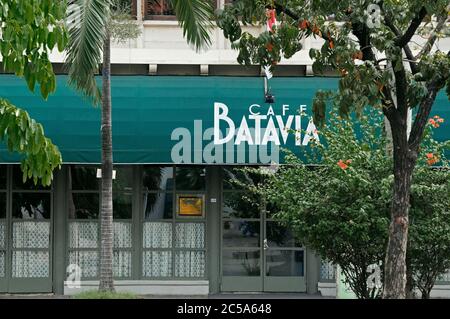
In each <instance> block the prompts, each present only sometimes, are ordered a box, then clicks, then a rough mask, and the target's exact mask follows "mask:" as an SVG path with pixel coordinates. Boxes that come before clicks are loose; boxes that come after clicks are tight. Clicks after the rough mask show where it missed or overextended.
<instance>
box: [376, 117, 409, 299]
mask: <svg viewBox="0 0 450 319" xmlns="http://www.w3.org/2000/svg"><path fill="white" fill-rule="evenodd" d="M405 115H406V114H405ZM391 129H392V138H393V148H394V193H393V200H392V206H391V224H390V226H389V242H388V247H387V252H386V262H385V273H384V276H385V277H384V283H385V284H384V290H383V298H385V299H404V298H405V297H406V291H405V290H406V249H407V243H408V226H409V220H408V217H409V216H408V214H409V193H410V188H411V175H412V169H411V167H413V163H412V161H411V159H410V158H409V156H408V152H409V149H408V137H407V126H406V116H405V118H404V121H402V122H401V123H395V124H394V125H392V123H391Z"/></svg>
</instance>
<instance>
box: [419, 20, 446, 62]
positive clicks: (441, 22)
mask: <svg viewBox="0 0 450 319" xmlns="http://www.w3.org/2000/svg"><path fill="white" fill-rule="evenodd" d="M447 18H448V16H447V14H444V15H442V16H440V17H439V18H438V23H437V25H436V28H435V29H434V31H433V33H432V35H431V36H430V38H429V39H428V41H427V43H426V44H425V46H424V47H423V48H422V50H420V52H419V54H417V55H416V57H415V58H416V59H420V58H421V57H422V56H424V55H425V54H428V53H430V51H431V49H432V48H433V46H434V43H435V42H436V39H437V35H438V33H439V32H441V30H442V28H444V26H445V23H446V22H447Z"/></svg>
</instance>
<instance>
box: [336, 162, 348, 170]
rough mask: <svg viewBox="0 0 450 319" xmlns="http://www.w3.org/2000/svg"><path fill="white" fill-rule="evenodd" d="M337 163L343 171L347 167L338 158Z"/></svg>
mask: <svg viewBox="0 0 450 319" xmlns="http://www.w3.org/2000/svg"><path fill="white" fill-rule="evenodd" d="M337 165H338V166H339V167H340V168H341V169H342V170H344V171H345V170H346V169H347V168H348V165H347V164H345V163H344V162H343V161H342V160H339V162H337Z"/></svg>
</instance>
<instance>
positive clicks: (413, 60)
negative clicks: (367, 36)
mask: <svg viewBox="0 0 450 319" xmlns="http://www.w3.org/2000/svg"><path fill="white" fill-rule="evenodd" d="M384 22H385V23H386V25H387V26H388V28H389V29H391V31H392V32H394V34H395V35H396V36H400V30H398V29H397V27H396V26H395V25H394V23H393V22H392V21H391V20H390V19H389V18H388V17H385V18H384ZM402 48H403V50H404V52H405V55H406V58H407V59H408V60H409V66H410V68H411V72H412V73H413V74H416V73H418V72H419V68H418V66H417V61H416V58H415V56H414V55H413V53H412V51H411V49H410V48H409V45H408V43H406V44H405V45H404V46H403V47H402Z"/></svg>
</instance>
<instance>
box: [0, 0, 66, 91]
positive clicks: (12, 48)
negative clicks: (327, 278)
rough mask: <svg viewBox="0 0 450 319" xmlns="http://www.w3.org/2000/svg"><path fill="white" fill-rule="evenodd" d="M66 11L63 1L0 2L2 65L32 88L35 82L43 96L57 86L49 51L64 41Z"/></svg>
mask: <svg viewBox="0 0 450 319" xmlns="http://www.w3.org/2000/svg"><path fill="white" fill-rule="evenodd" d="M65 10H66V6H65V4H64V1H49V0H29V1H20V0H2V1H0V21H1V22H2V25H1V27H0V28H1V34H2V37H1V39H0V52H1V55H2V57H3V68H4V69H5V70H6V71H8V72H14V73H15V74H16V75H17V76H23V77H24V78H25V80H26V82H27V84H28V88H29V89H30V90H31V91H34V89H35V86H36V83H38V84H39V85H40V91H41V94H42V96H43V97H44V98H47V96H48V95H49V94H50V93H52V92H53V91H55V87H56V84H55V76H54V74H53V68H52V65H51V63H50V60H49V58H48V52H49V51H50V50H53V49H54V48H55V47H56V48H57V49H58V50H59V51H63V49H64V47H65V45H66V43H67V33H66V31H65V28H64V21H63V19H64V17H65Z"/></svg>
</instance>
